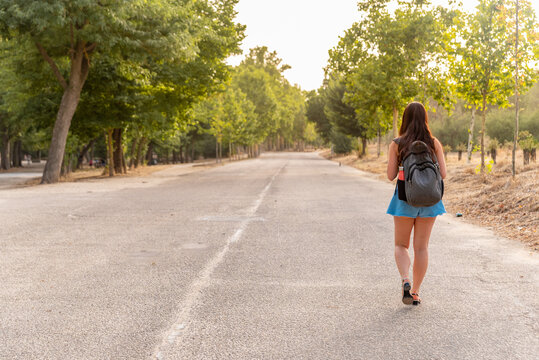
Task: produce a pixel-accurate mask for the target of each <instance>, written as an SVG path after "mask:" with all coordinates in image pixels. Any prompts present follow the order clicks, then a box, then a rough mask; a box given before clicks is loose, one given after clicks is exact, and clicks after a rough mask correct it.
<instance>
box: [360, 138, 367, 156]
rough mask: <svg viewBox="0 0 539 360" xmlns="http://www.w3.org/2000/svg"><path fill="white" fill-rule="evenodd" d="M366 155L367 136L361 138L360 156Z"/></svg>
mask: <svg viewBox="0 0 539 360" xmlns="http://www.w3.org/2000/svg"><path fill="white" fill-rule="evenodd" d="M365 155H367V138H366V137H364V138H361V157H363V156H365Z"/></svg>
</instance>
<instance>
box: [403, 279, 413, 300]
mask: <svg viewBox="0 0 539 360" xmlns="http://www.w3.org/2000/svg"><path fill="white" fill-rule="evenodd" d="M411 289H412V286H411V285H410V280H409V279H408V278H404V279H402V302H403V303H404V304H406V305H412V303H413V301H414V298H413V296H412V295H411V294H410V290H411Z"/></svg>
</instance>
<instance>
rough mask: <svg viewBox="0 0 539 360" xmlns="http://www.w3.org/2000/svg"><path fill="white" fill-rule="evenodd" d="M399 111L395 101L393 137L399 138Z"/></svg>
mask: <svg viewBox="0 0 539 360" xmlns="http://www.w3.org/2000/svg"><path fill="white" fill-rule="evenodd" d="M398 117H399V111H398V109H397V102H396V101H393V137H394V138H397V137H399V128H398V126H399V121H398Z"/></svg>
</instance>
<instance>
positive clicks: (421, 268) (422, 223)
mask: <svg viewBox="0 0 539 360" xmlns="http://www.w3.org/2000/svg"><path fill="white" fill-rule="evenodd" d="M435 221H436V218H435V217H432V218H420V217H418V218H417V219H415V226H414V269H413V272H414V282H413V285H412V293H416V294H419V287H420V286H421V283H422V282H423V279H424V278H425V274H426V273H427V266H428V264H429V251H428V246H429V239H430V233H431V231H432V227H433V226H434V222H435Z"/></svg>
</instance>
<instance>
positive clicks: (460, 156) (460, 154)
mask: <svg viewBox="0 0 539 360" xmlns="http://www.w3.org/2000/svg"><path fill="white" fill-rule="evenodd" d="M458 154H459V161H460V159H462V151H461V150H459V151H458Z"/></svg>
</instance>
